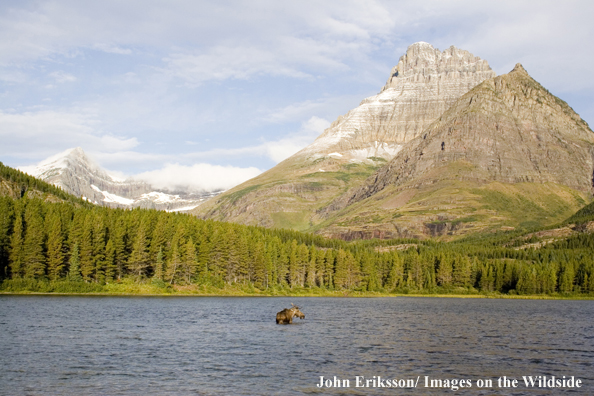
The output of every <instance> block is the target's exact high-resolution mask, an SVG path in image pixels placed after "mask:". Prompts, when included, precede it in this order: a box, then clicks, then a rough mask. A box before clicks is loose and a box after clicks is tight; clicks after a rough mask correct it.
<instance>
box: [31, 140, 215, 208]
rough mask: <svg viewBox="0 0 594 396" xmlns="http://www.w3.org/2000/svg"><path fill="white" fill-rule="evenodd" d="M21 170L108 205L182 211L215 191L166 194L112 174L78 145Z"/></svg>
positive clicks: (146, 184) (91, 200) (89, 199)
mask: <svg viewBox="0 0 594 396" xmlns="http://www.w3.org/2000/svg"><path fill="white" fill-rule="evenodd" d="M21 170H22V171H24V172H26V173H28V174H30V175H31V176H34V177H37V178H39V179H41V180H43V181H46V182H48V183H51V184H54V185H56V186H58V187H60V188H62V189H63V190H65V191H67V192H69V193H71V194H74V195H76V196H79V197H84V198H85V199H86V200H88V201H90V202H93V203H95V204H98V205H104V206H110V207H120V208H126V207H141V208H147V209H159V210H167V211H185V210H190V209H193V208H195V207H197V206H198V205H200V203H202V201H204V200H205V199H207V198H210V197H211V196H214V195H217V194H218V192H205V193H201V194H196V193H191V192H189V191H179V192H176V194H168V193H167V192H165V191H159V190H158V189H155V188H153V187H152V186H151V185H150V184H148V183H146V182H143V181H138V180H133V179H125V180H124V179H121V178H118V177H115V176H113V175H110V174H109V173H107V172H106V171H105V170H104V169H102V168H101V167H100V166H99V165H98V164H97V163H95V162H94V161H92V160H91V159H90V158H89V157H88V156H87V155H86V153H85V152H84V150H83V149H82V148H80V147H76V148H72V149H68V150H66V151H63V152H61V153H59V154H56V155H53V156H51V157H49V158H47V159H45V160H43V161H41V162H40V163H39V164H37V165H35V166H26V167H21Z"/></svg>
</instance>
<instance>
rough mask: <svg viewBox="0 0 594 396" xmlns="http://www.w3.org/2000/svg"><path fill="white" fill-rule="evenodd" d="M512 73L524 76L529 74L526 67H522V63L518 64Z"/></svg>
mask: <svg viewBox="0 0 594 396" xmlns="http://www.w3.org/2000/svg"><path fill="white" fill-rule="evenodd" d="M511 73H524V74H528V72H527V71H526V69H524V66H522V64H521V63H516V65H515V66H514V68H513V69H512V71H511Z"/></svg>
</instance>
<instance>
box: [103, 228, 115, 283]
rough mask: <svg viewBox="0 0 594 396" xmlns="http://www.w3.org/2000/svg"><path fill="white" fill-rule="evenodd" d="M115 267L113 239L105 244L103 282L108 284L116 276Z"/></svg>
mask: <svg viewBox="0 0 594 396" xmlns="http://www.w3.org/2000/svg"><path fill="white" fill-rule="evenodd" d="M116 272H117V266H116V261H115V246H114V243H113V239H112V238H109V239H108V241H107V243H106V244H105V282H106V283H110V282H112V281H113V280H114V277H115V276H116Z"/></svg>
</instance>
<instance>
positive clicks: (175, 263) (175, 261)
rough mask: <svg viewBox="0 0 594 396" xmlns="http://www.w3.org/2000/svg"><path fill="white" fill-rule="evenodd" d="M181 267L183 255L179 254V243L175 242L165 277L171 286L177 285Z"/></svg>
mask: <svg viewBox="0 0 594 396" xmlns="http://www.w3.org/2000/svg"><path fill="white" fill-rule="evenodd" d="M180 266H181V255H180V254H179V246H178V242H177V241H174V242H173V243H172V247H171V258H170V259H169V261H168V263H167V271H166V273H165V276H166V278H167V280H168V281H169V283H170V284H173V283H175V281H176V278H177V275H178V272H179V268H180Z"/></svg>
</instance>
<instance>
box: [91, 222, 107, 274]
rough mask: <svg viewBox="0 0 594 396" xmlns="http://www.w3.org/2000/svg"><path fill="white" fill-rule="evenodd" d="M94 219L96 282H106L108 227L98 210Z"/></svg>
mask: <svg viewBox="0 0 594 396" xmlns="http://www.w3.org/2000/svg"><path fill="white" fill-rule="evenodd" d="M92 219H93V267H94V271H93V272H94V278H95V281H96V282H99V283H105V266H106V263H105V261H106V260H105V238H106V229H105V223H104V221H103V216H102V214H101V213H98V212H96V213H95V214H94V216H92Z"/></svg>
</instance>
